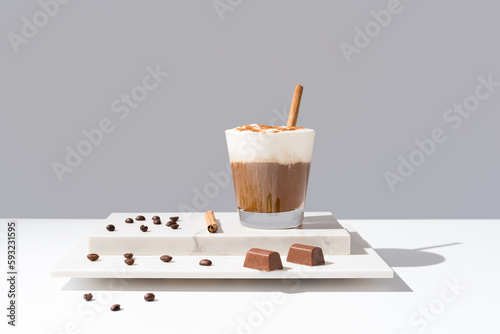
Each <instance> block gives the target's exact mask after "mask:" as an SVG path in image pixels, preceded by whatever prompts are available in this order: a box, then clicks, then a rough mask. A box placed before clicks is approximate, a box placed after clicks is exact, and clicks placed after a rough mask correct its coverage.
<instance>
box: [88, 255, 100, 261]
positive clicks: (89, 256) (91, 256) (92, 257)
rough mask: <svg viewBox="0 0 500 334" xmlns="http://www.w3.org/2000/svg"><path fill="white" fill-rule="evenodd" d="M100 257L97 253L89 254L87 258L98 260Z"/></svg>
mask: <svg viewBox="0 0 500 334" xmlns="http://www.w3.org/2000/svg"><path fill="white" fill-rule="evenodd" d="M98 258H99V255H97V254H88V255H87V259H89V260H90V261H97V259H98Z"/></svg>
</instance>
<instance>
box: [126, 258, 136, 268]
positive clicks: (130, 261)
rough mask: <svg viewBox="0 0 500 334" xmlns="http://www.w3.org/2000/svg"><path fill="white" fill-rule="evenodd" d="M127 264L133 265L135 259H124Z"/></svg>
mask: <svg viewBox="0 0 500 334" xmlns="http://www.w3.org/2000/svg"><path fill="white" fill-rule="evenodd" d="M124 262H125V263H126V264H128V265H129V266H131V265H133V264H134V262H135V260H134V259H125V261H124Z"/></svg>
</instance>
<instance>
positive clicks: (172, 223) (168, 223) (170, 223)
mask: <svg viewBox="0 0 500 334" xmlns="http://www.w3.org/2000/svg"><path fill="white" fill-rule="evenodd" d="M174 224H177V223H176V222H174V221H173V220H170V221H168V222H167V226H170V225H174Z"/></svg>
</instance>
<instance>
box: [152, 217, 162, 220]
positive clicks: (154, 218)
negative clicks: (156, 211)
mask: <svg viewBox="0 0 500 334" xmlns="http://www.w3.org/2000/svg"><path fill="white" fill-rule="evenodd" d="M152 219H153V220H160V217H158V216H153V218H152Z"/></svg>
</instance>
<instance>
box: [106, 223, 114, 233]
mask: <svg viewBox="0 0 500 334" xmlns="http://www.w3.org/2000/svg"><path fill="white" fill-rule="evenodd" d="M106 230H108V231H110V232H113V231H114V230H115V225H111V224H109V225H108V226H106Z"/></svg>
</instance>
